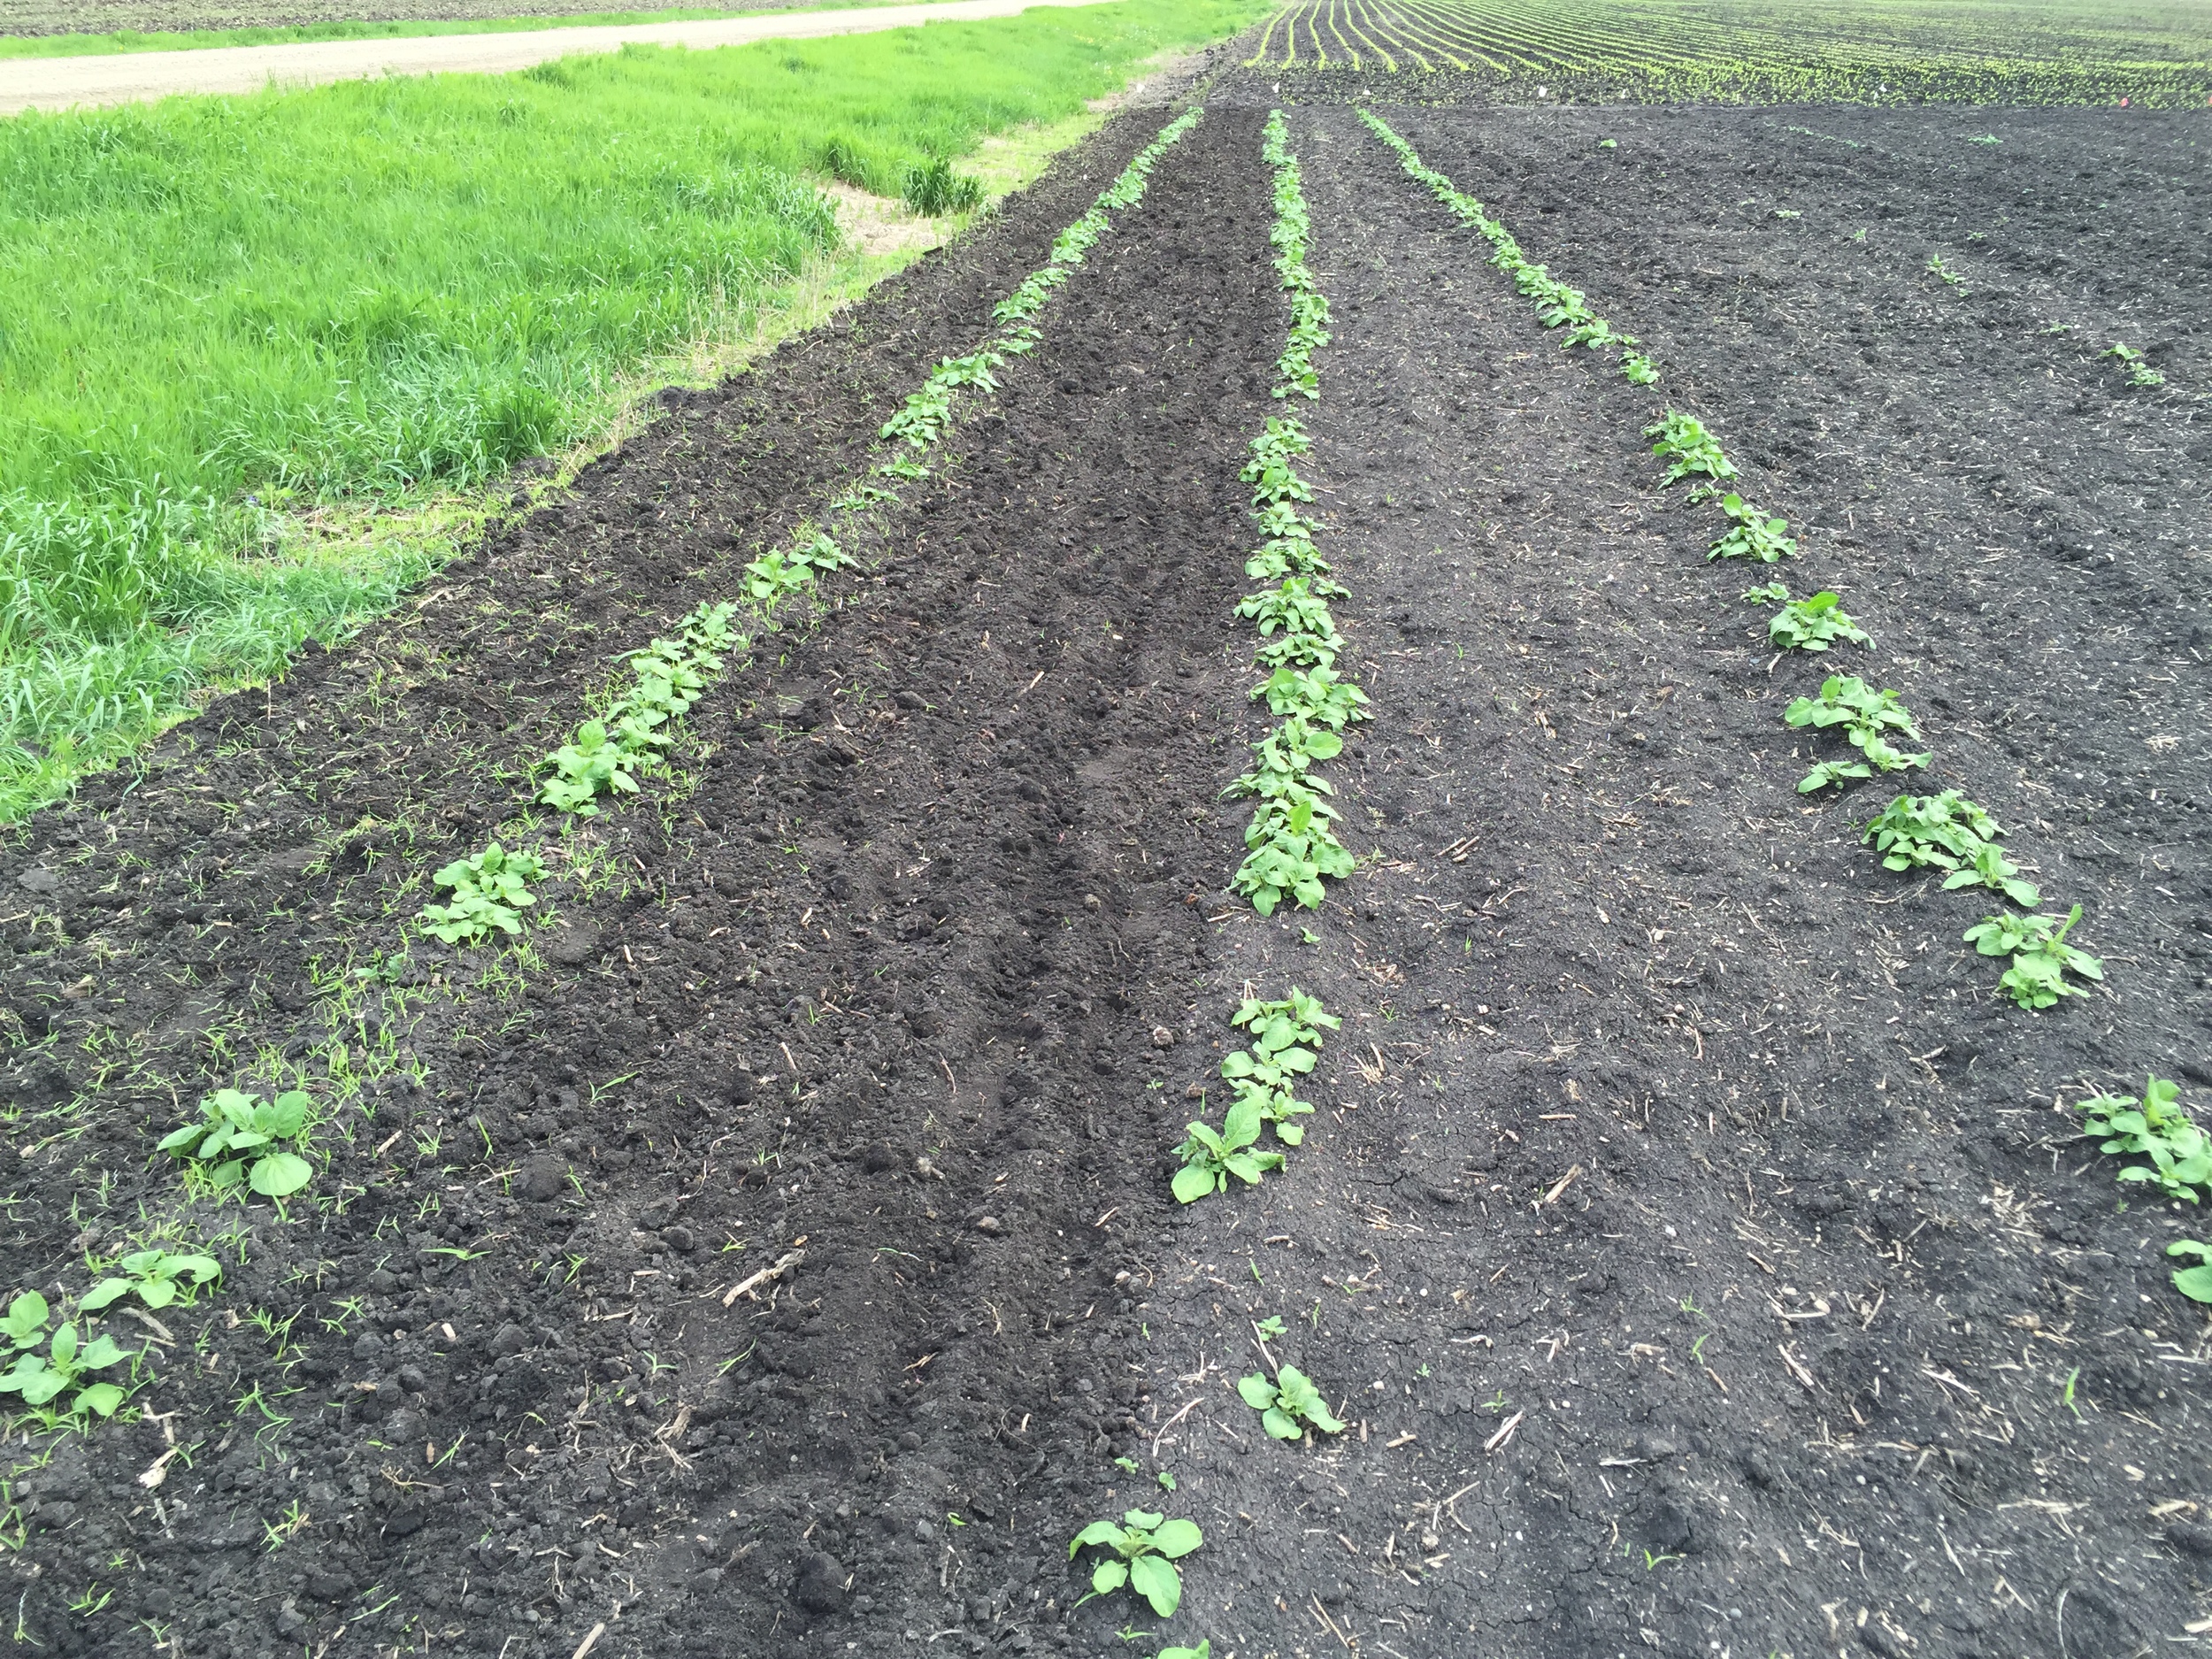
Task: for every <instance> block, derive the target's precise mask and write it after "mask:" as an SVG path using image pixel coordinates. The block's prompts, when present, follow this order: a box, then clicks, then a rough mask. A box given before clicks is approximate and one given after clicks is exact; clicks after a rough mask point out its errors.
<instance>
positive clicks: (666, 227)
mask: <svg viewBox="0 0 2212 1659" xmlns="http://www.w3.org/2000/svg"><path fill="white" fill-rule="evenodd" d="M1258 10H1259V7H1258V5H1257V4H1256V0H1118V4H1110V5H1103V6H1098V7H1092V8H1086V9H1084V10H1082V11H1079V12H1073V11H1047V12H1035V13H1031V14H1028V15H1025V16H1022V17H1019V18H1016V19H1000V20H994V21H991V22H983V23H944V24H934V25H932V26H930V27H926V28H915V29H904V30H896V31H890V32H887V33H885V34H880V35H858V36H846V37H841V38H838V39H833V40H822V41H802V42H771V43H764V44H760V45H755V46H748V47H739V48H730V49H725V50H716V51H709V52H686V51H680V50H651V49H646V50H625V51H623V52H620V53H618V54H614V55H611V56H607V57H601V58H581V59H577V58H572V59H567V60H565V61H562V62H559V63H553V64H545V65H539V66H538V67H536V68H534V69H532V70H529V71H526V72H525V73H520V74H516V75H508V76H499V77H487V76H445V77H431V78H426V79H406V80H388V81H351V82H347V83H343V84H341V85H335V86H330V87H323V88H314V89H311V90H308V91H300V92H273V93H266V94H261V95H257V96H252V97H245V98H203V99H176V100H171V101H169V102H166V103H164V104H157V105H150V106H135V107H130V108H120V109H114V110H105V111H92V112H72V113H69V114H64V115H51V116H46V115H27V116H22V117H19V118H17V119H13V120H11V121H7V122H4V123H0V819H4V818H12V817H18V816H20V815H21V814H22V813H23V812H24V811H26V810H29V809H31V808H32V807H35V805H37V804H38V803H41V802H42V801H44V800H46V799H49V798H51V796H52V795H54V794H56V793H58V791H59V790H60V789H61V788H63V787H65V786H66V783H67V780H68V779H69V778H70V777H72V776H73V775H74V773H75V772H78V771H79V770H81V769H82V768H83V767H84V766H86V765H88V764H96V763H98V762H100V761H103V760H108V759H112V758H114V757H118V756H119V755H122V754H125V753H127V752H128V751H129V750H130V749H132V748H133V747H134V746H135V745H137V744H138V743H140V742H142V741H144V740H145V739H146V738H148V737H149V736H150V735H151V734H153V733H156V732H157V731H158V730H160V729H161V728H162V726H164V725H165V724H167V723H168V722H170V721H172V720H173V719H175V718H178V717H179V716H180V714H182V713H185V712H188V711H189V709H190V707H191V706H192V700H193V698H194V697H195V695H196V694H198V693H200V692H202V691H203V690H204V689H205V688H208V687H222V686H229V685H237V684H242V683H250V681H252V680H257V679H259V678H261V677H264V676H266V675H269V674H272V673H274V672H277V671H279V670H280V668H281V667H282V665H283V664H284V663H285V662H286V661H287V660H288V657H289V656H290V655H291V654H292V653H293V652H294V651H296V649H298V648H299V646H300V645H301V643H302V642H303V641H304V640H306V639H308V638H310V637H315V638H319V639H322V640H324V641H326V642H327V641H334V640H335V639H338V638H342V637H343V635H344V634H346V633H347V632H348V631H349V630H350V629H351V628H352V627H354V626H357V625H358V624H359V623H360V622H361V621H362V620H363V619H365V618H367V617H370V616H373V615H374V614H376V613H378V612H379V611H382V610H384V609H386V608H387V607H388V606H389V605H390V603H392V602H393V600H394V598H395V597H396V595H397V594H398V593H399V592H401V591H402V590H403V588H406V587H407V586H408V585H410V584H411V583H413V582H415V581H418V580H420V579H421V578H422V576H423V575H424V574H425V573H426V572H427V571H428V570H429V569H430V568H431V566H432V565H433V564H434V563H435V562H436V561H437V559H438V558H439V557H441V553H440V551H439V549H438V547H437V545H436V543H435V542H434V541H431V542H428V543H426V541H424V540H423V539H420V538H400V539H398V540H397V541H396V542H394V541H380V542H378V543H376V544H375V545H373V546H372V547H371V548H369V549H364V548H363V547H362V546H361V545H360V544H359V541H357V540H353V541H347V542H344V543H342V544H340V545H336V546H332V545H327V544H326V543H324V542H323V541H321V540H320V539H319V537H318V536H316V535H315V534H311V529H310V521H309V516H310V515H312V516H313V518H314V519H315V520H318V521H320V520H325V519H328V518H332V517H334V516H344V515H348V514H350V515H352V516H353V517H354V518H356V519H357V520H361V519H365V520H368V521H371V522H374V521H378V520H380V519H382V518H386V517H388V515H389V514H391V513H392V512H394V511H404V510H408V509H411V508H420V507H421V506H423V505H424V504H425V503H428V502H431V501H434V500H437V499H445V498H450V497H451V496H452V495H453V494H454V493H455V492H463V493H466V492H469V491H472V490H479V489H480V488H482V487H483V486H484V485H485V484H486V483H487V482H488V481H489V480H493V479H495V478H497V477H498V476H500V475H501V474H502V473H503V472H504V471H505V469H507V468H508V467H509V466H510V465H512V464H513V463H514V462H515V461H517V460H519V459H522V458H524V457H532V456H536V455H541V454H546V453H550V452H557V451H559V450H561V449H565V447H567V446H569V445H570V444H572V443H573V442H577V441H579V440H580V439H581V438H583V437H585V436H587V435H588V434H591V433H593V432H595V431H598V430H601V429H603V427H604V426H606V425H607V424H608V423H609V422H610V421H611V420H612V419H614V416H615V412H616V411H618V409H619V408H621V407H622V406H623V405H624V404H625V403H626V402H627V401H628V399H629V398H630V397H631V396H633V395H634V392H635V390H636V389H637V388H636V387H635V385H634V380H633V379H632V377H634V375H635V374H636V373H638V372H639V371H640V370H641V367H642V366H644V365H649V364H650V363H652V362H654V361H655V360H656V359H658V358H663V357H669V356H672V355H676V354H680V352H682V351H683V350H684V349H685V348H686V347H687V346H689V345H691V344H693V343H694V342H698V341H700V340H701V339H703V338H712V337H717V336H720V337H727V336H729V335H732V334H743V333H745V332H748V331H749V329H751V328H752V327H754V326H756V324H757V321H758V319H761V318H762V317H764V316H765V315H770V314H772V312H773V311H774V310H775V309H776V307H777V306H778V304H779V303H780V302H782V301H784V300H787V298H788V297H789V296H792V295H793V294H794V293H795V292H796V291H797V288H798V286H799V285H800V284H801V283H802V282H803V279H804V278H805V277H806V276H807V274H808V273H810V272H814V273H818V271H819V269H820V268H821V266H822V265H824V263H825V262H829V263H832V264H835V263H838V262H840V261H845V260H847V259H848V256H847V251H846V250H844V249H842V247H841V239H840V236H839V233H838V230H837V227H836V221H835V219H834V217H833V214H832V212H831V210H830V206H829V204H828V202H827V201H826V199H825V197H824V196H823V194H822V192H821V191H820V189H819V188H817V180H825V179H835V180H842V181H844V182H846V183H848V184H851V185H855V186H857V187H859V188H865V189H868V190H871V191H873V192H875V193H877V194H879V195H895V194H897V193H899V192H900V191H902V189H903V188H905V186H906V183H907V181H908V179H909V177H910V175H911V174H913V173H917V172H919V171H923V170H926V169H927V168H929V166H930V165H931V164H932V163H936V162H943V161H946V160H948V159H949V158H951V157H959V156H962V155H964V154H966V153H967V152H969V151H971V150H973V149H974V148H975V147H976V146H977V144H978V142H979V141H980V140H982V139H983V138H985V137H986V136H987V135H993V134H1002V133H1006V132H1009V131H1010V130H1013V129H1017V128H1022V127H1029V126H1033V125H1035V124H1039V123H1046V122H1051V121H1055V120H1059V119H1064V118H1067V117H1071V116H1075V115H1078V114H1079V113H1080V112H1082V111H1083V110H1084V107H1085V104H1086V101H1087V100H1088V99H1090V98H1093V97H1094V96H1098V95H1100V94H1102V93H1104V92H1107V91H1109V90H1110V89H1112V88H1114V87H1116V86H1118V84H1120V83H1121V81H1123V80H1125V77H1126V75H1127V73H1128V72H1129V71H1130V69H1131V68H1132V66H1133V65H1136V64H1138V63H1140V62H1141V61H1143V60H1145V59H1147V58H1151V57H1154V56H1156V55H1157V54H1158V53H1160V52H1162V51H1164V50H1174V49H1178V48H1180V47H1185V46H1188V45H1191V44H1194V43H1196V42H1202V41H1205V40H1208V39H1211V38H1217V37H1218V36H1220V35H1225V34H1228V33H1231V32H1233V30H1234V29H1235V28H1237V27H1240V26H1241V25H1242V24H1243V23H1244V22H1246V21H1247V20H1248V19H1250V18H1252V17H1254V16H1256V14H1257V12H1258ZM849 263H851V264H852V265H854V266H855V268H856V269H857V268H859V262H858V261H856V260H852V261H849ZM878 268H880V267H878Z"/></svg>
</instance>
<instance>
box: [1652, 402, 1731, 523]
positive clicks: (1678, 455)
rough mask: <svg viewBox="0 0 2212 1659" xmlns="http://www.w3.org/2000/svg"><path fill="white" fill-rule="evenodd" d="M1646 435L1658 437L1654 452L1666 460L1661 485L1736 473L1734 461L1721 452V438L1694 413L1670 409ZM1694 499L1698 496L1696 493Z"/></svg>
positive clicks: (1717, 478) (1718, 478)
mask: <svg viewBox="0 0 2212 1659" xmlns="http://www.w3.org/2000/svg"><path fill="white" fill-rule="evenodd" d="M1644 436H1646V437H1647V438H1655V439H1656V440H1657V442H1655V443H1654V444H1653V445H1652V446H1651V452H1652V453H1653V454H1654V455H1655V456H1658V457H1660V458H1661V459H1662V460H1664V461H1665V462H1666V463H1667V470H1666V472H1664V473H1663V474H1662V475H1661V477H1660V480H1659V486H1660V488H1662V489H1663V488H1666V487H1667V486H1668V485H1669V484H1671V483H1673V482H1674V481H1675V480H1677V479H1679V478H1690V477H1693V476H1694V477H1699V478H1703V479H1706V480H1720V479H1724V478H1733V477H1735V476H1736V465H1735V463H1734V462H1732V461H1731V460H1730V459H1729V458H1728V457H1726V456H1725V455H1724V454H1722V453H1721V447H1720V440H1719V439H1717V438H1716V437H1714V436H1713V434H1711V433H1709V432H1708V431H1706V430H1705V427H1704V425H1703V423H1702V422H1701V421H1699V420H1698V419H1696V418H1695V417H1694V416H1691V415H1686V414H1683V413H1681V412H1680V411H1678V410H1672V409H1670V410H1668V411H1666V412H1665V413H1664V414H1663V415H1661V416H1660V417H1659V419H1657V420H1655V422H1653V423H1652V424H1651V425H1650V426H1646V427H1645V428H1644ZM1700 488H1706V487H1705V486H1701V487H1700ZM1692 499H1693V500H1695V499H1697V496H1696V495H1694V494H1693V496H1692Z"/></svg>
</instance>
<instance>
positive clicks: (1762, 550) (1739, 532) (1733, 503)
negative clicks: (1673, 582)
mask: <svg viewBox="0 0 2212 1659" xmlns="http://www.w3.org/2000/svg"><path fill="white" fill-rule="evenodd" d="M1720 510H1721V511H1723V512H1724V513H1725V514H1727V515H1728V518H1729V519H1730V521H1731V522H1730V526H1729V528H1727V529H1726V530H1724V531H1723V532H1722V533H1721V534H1719V535H1717V536H1716V537H1714V538H1713V541H1712V544H1711V545H1710V546H1709V548H1707V549H1706V552H1705V557H1707V558H1709V559H1756V560H1757V561H1758V562H1759V563H1760V564H1762V565H1771V564H1773V563H1774V562H1775V561H1776V560H1777V559H1785V558H1790V557H1794V556H1795V554H1796V552H1797V543H1796V541H1794V540H1793V539H1792V538H1791V537H1789V536H1786V535H1785V534H1783V532H1784V531H1786V530H1787V529H1788V528H1789V527H1790V521H1789V520H1788V519H1786V518H1769V517H1768V516H1767V515H1766V514H1764V513H1763V512H1761V511H1759V510H1758V509H1757V508H1756V507H1751V506H1747V505H1746V504H1745V503H1744V498H1743V497H1742V496H1741V495H1737V494H1736V493H1735V492H1734V491H1733V490H1731V491H1730V492H1729V493H1728V494H1727V495H1723V496H1722V497H1721V498H1720ZM1746 597H1749V595H1746Z"/></svg>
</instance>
